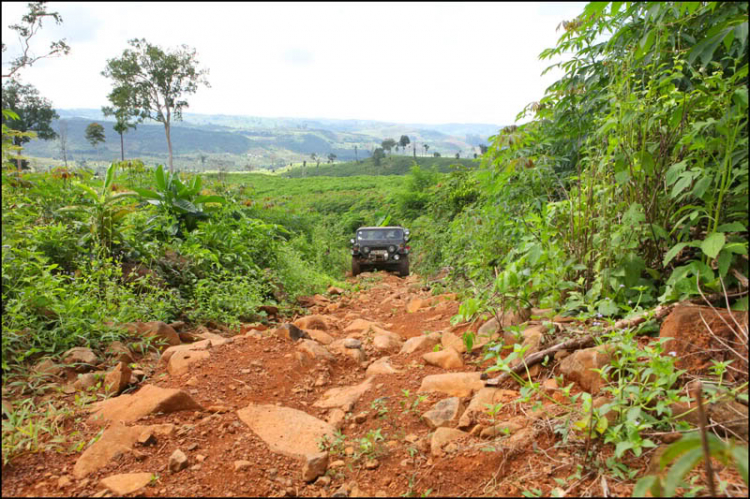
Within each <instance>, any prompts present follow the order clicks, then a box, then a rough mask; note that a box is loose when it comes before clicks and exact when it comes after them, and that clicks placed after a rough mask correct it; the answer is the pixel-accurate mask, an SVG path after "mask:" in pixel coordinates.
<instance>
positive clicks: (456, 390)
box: [417, 372, 484, 397]
mask: <svg viewBox="0 0 750 499" xmlns="http://www.w3.org/2000/svg"><path fill="white" fill-rule="evenodd" d="M481 376H482V373H480V372H469V373H448V374H433V375H431V376H426V377H425V378H424V379H423V380H422V384H421V385H420V387H419V390H417V391H418V392H420V393H424V392H439V393H445V394H446V395H451V396H454V397H468V396H469V395H471V394H472V393H474V392H477V391H479V390H481V389H482V388H484V381H482V379H481Z"/></svg>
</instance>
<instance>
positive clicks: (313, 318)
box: [293, 315, 328, 331]
mask: <svg viewBox="0 0 750 499" xmlns="http://www.w3.org/2000/svg"><path fill="white" fill-rule="evenodd" d="M293 324H294V325H295V326H297V327H298V328H300V329H305V330H307V329H317V330H318V331H328V320H327V318H326V317H325V316H324V315H308V316H306V317H301V318H299V319H297V320H296V321H294V322H293Z"/></svg>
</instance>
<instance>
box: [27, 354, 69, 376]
mask: <svg viewBox="0 0 750 499" xmlns="http://www.w3.org/2000/svg"><path fill="white" fill-rule="evenodd" d="M63 369H64V368H63V367H62V366H61V365H59V364H56V363H55V362H54V361H53V360H52V359H50V358H44V359H42V360H40V361H39V362H37V363H36V364H35V365H34V369H33V371H34V372H35V373H36V374H39V375H46V376H59V375H60V374H61V373H62V372H63Z"/></svg>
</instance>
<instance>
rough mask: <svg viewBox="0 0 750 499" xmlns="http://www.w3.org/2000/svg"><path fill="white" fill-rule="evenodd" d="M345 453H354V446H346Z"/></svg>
mask: <svg viewBox="0 0 750 499" xmlns="http://www.w3.org/2000/svg"><path fill="white" fill-rule="evenodd" d="M344 454H346V455H347V456H351V455H354V447H352V446H351V445H350V446H349V447H347V448H345V449H344Z"/></svg>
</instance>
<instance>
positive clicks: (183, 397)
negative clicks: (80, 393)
mask: <svg viewBox="0 0 750 499" xmlns="http://www.w3.org/2000/svg"><path fill="white" fill-rule="evenodd" d="M92 410H93V413H92V414H91V416H90V417H89V422H92V423H97V424H102V425H103V424H106V423H107V422H109V421H124V422H132V421H136V420H138V419H140V418H142V417H143V416H146V415H148V414H154V413H157V412H163V413H171V412H177V411H190V410H192V411H200V410H203V407H202V406H201V405H200V404H199V403H197V402H196V401H195V400H193V398H192V397H191V396H190V395H188V394H187V393H185V392H183V391H182V390H178V389H175V388H159V387H158V386H154V385H145V386H143V388H141V389H140V390H138V392H136V393H133V394H126V395H120V396H119V397H116V398H111V399H108V400H103V401H101V402H97V403H95V404H93V405H92Z"/></svg>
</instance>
